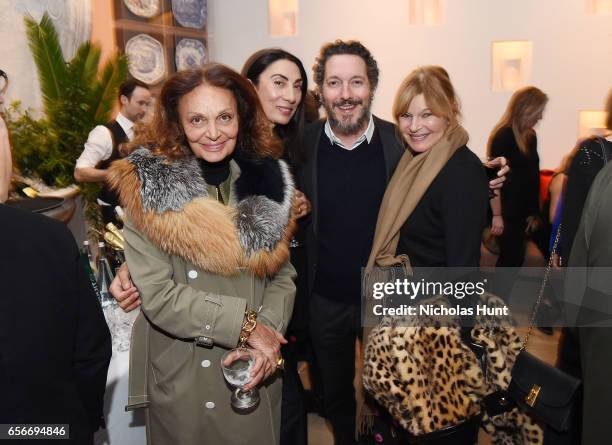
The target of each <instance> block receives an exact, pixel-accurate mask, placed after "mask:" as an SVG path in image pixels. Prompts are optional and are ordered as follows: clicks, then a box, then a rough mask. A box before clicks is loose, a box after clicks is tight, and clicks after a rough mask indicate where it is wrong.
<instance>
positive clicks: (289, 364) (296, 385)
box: [280, 340, 308, 445]
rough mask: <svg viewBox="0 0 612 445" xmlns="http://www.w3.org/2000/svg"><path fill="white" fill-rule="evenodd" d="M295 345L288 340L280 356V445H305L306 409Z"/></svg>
mask: <svg viewBox="0 0 612 445" xmlns="http://www.w3.org/2000/svg"><path fill="white" fill-rule="evenodd" d="M296 349H297V347H296V343H295V342H292V341H291V340H289V343H287V344H286V345H283V346H282V348H281V354H282V356H283V358H284V359H285V370H284V371H283V398H282V402H281V433H280V445H306V443H307V434H308V433H307V429H308V426H307V425H308V424H307V421H306V409H305V407H304V388H302V382H301V381H300V376H299V375H298V370H297V365H298V357H297V351H296Z"/></svg>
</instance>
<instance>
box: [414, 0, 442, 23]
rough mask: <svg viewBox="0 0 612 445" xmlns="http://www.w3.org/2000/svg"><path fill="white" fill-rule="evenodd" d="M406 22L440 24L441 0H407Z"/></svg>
mask: <svg viewBox="0 0 612 445" xmlns="http://www.w3.org/2000/svg"><path fill="white" fill-rule="evenodd" d="M408 2H409V3H408V8H409V9H408V23H409V24H411V25H440V24H441V23H442V16H443V7H444V5H443V4H442V3H443V0H408Z"/></svg>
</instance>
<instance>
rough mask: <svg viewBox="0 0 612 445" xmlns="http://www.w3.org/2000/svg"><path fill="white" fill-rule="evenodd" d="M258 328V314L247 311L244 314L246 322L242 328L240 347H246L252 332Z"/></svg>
mask: <svg viewBox="0 0 612 445" xmlns="http://www.w3.org/2000/svg"><path fill="white" fill-rule="evenodd" d="M256 327H257V312H255V311H246V312H245V313H244V321H243V322H242V328H241V329H240V338H239V340H238V347H239V348H244V347H246V343H247V341H248V340H249V336H250V335H251V332H253V331H254V330H255V328H256Z"/></svg>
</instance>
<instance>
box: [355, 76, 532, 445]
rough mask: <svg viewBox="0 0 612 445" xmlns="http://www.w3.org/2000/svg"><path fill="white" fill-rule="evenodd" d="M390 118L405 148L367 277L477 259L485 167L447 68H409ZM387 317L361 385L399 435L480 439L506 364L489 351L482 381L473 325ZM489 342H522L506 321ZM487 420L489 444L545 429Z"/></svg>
mask: <svg viewBox="0 0 612 445" xmlns="http://www.w3.org/2000/svg"><path fill="white" fill-rule="evenodd" d="M393 117H394V118H395V121H396V122H397V127H398V130H399V136H400V137H401V139H402V141H403V142H404V145H405V147H406V149H407V150H406V152H405V153H404V155H403V156H402V158H401V160H400V161H399V164H398V166H397V168H396V170H395V173H394V174H393V177H392V178H391V181H390V182H389V185H388V186H387V189H386V191H385V195H384V198H383V201H382V204H381V207H380V212H379V214H378V219H377V222H376V232H375V235H374V241H373V245H372V251H371V253H370V257H369V260H368V265H367V268H366V280H368V279H369V278H368V277H371V276H377V271H374V270H373V269H374V268H375V267H383V268H385V267H390V266H399V265H402V266H403V268H405V269H406V271H407V272H410V273H414V274H419V273H422V271H418V270H415V269H414V268H415V267H425V268H434V267H435V268H437V272H440V271H442V270H443V269H438V268H439V267H454V268H458V267H465V268H473V269H475V268H477V267H478V266H479V263H480V237H481V234H482V230H483V229H484V227H485V224H486V216H487V207H488V205H489V195H488V188H487V175H486V173H485V170H484V168H483V166H482V164H481V162H480V160H479V159H478V156H476V155H475V154H474V153H473V152H472V151H471V150H470V149H469V148H468V147H467V145H466V144H467V142H468V134H467V132H466V130H465V129H464V128H463V127H462V126H461V124H460V121H459V119H460V111H459V100H458V97H457V95H456V94H455V90H454V88H453V85H452V83H451V80H450V78H449V75H448V73H447V72H446V70H444V68H442V67H439V66H425V67H421V68H417V69H415V70H414V71H412V72H411V73H410V74H409V75H408V77H407V78H406V79H405V80H404V81H403V82H402V84H401V85H400V87H399V90H398V93H397V94H396V97H395V101H394V105H393ZM428 270H431V269H428ZM466 272H467V271H466ZM381 273H383V274H384V271H381ZM370 274H371V275H370ZM493 301H494V299H491V300H490V302H493ZM453 304H454V303H453ZM386 322H389V323H390V324H388V325H381V326H379V327H378V328H375V329H374V330H373V331H372V332H371V333H370V335H369V336H368V341H367V342H366V346H365V352H364V357H365V360H364V369H363V384H364V387H365V388H366V389H367V390H368V391H369V393H370V395H372V396H373V397H374V398H375V399H376V400H377V401H378V402H379V403H380V404H382V405H383V406H384V407H385V408H386V409H387V410H388V411H389V413H390V414H391V416H392V418H393V420H394V421H395V423H396V426H397V427H398V428H396V433H397V435H398V437H399V441H400V442H401V443H402V444H412V443H419V444H434V443H435V444H441V443H449V444H450V443H452V444H453V445H473V444H474V443H476V442H477V436H478V430H479V428H480V425H481V416H480V414H479V411H480V406H479V402H478V399H479V397H482V396H484V395H485V394H487V393H490V392H493V391H494V390H498V389H501V387H502V383H503V379H504V376H505V378H508V373H509V371H508V368H507V367H506V366H505V365H504V366H496V365H495V364H494V361H493V360H488V359H487V363H486V367H487V375H489V376H490V380H487V381H485V380H484V378H483V374H482V372H481V368H480V364H479V362H478V360H477V358H476V355H475V354H474V353H473V350H472V349H471V346H470V344H471V341H472V340H475V341H479V343H484V342H485V340H484V339H483V338H477V336H476V334H475V332H474V331H472V332H470V330H461V329H459V328H458V327H457V326H455V327H446V326H443V327H433V326H431V324H428V323H430V322H431V320H426V319H420V318H419V317H418V316H416V317H414V318H411V319H410V320H409V322H408V323H407V324H404V325H401V324H400V325H398V326H397V330H395V328H394V327H390V326H394V324H393V323H394V321H390V320H383V324H384V323H386ZM470 336H471V338H470ZM463 337H465V338H466V339H465V340H464V338H463ZM468 338H469V342H468V341H467V339H468ZM486 343H487V346H488V351H489V353H492V352H494V351H497V350H499V348H498V347H497V346H496V345H499V344H504V345H506V347H508V345H511V347H512V348H515V349H516V350H518V348H519V347H520V342H519V338H518V336H516V334H515V333H514V332H513V331H511V330H503V329H500V330H497V331H496V333H495V335H491V336H490V337H489V338H487V339H486ZM424 357H425V359H423V358H424ZM451 358H452V359H451ZM441 370H443V371H442V372H441ZM434 376H435V377H434ZM491 382H493V384H492V385H491V386H490V387H489V386H488V385H490V384H491ZM517 415H519V416H520V414H517ZM514 420H517V418H515V419H514ZM484 425H485V428H486V429H487V431H488V432H489V433H491V434H492V435H493V437H494V440H493V443H502V441H503V443H532V442H522V441H520V440H521V438H526V437H527V436H528V433H527V429H529V430H530V431H531V432H532V434H533V436H534V437H536V435H537V437H541V431H539V430H537V427H535V426H534V425H533V424H532V423H530V422H529V420H528V419H526V418H524V417H520V420H517V421H516V424H512V425H510V424H507V425H504V426H503V428H499V429H497V428H496V427H495V426H493V425H492V424H491V423H490V422H489V423H485V424H484Z"/></svg>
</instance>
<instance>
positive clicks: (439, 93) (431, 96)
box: [392, 65, 461, 132]
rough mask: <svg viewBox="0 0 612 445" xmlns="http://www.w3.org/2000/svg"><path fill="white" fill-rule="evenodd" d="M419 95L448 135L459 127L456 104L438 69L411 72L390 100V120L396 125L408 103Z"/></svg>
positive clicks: (447, 80) (446, 77) (446, 78)
mask: <svg viewBox="0 0 612 445" xmlns="http://www.w3.org/2000/svg"><path fill="white" fill-rule="evenodd" d="M419 94H422V95H423V97H424V98H425V103H427V106H428V107H429V109H430V110H431V112H432V113H433V114H434V115H435V116H438V117H440V118H444V119H446V121H447V122H448V128H447V131H448V132H452V131H453V130H454V129H455V128H457V127H458V126H459V117H460V116H461V112H460V110H459V100H458V98H457V95H456V94H455V89H454V88H453V84H452V83H451V81H450V76H449V75H448V72H447V71H446V70H445V69H444V68H442V67H441V66H436V65H429V66H422V67H419V68H416V69H414V70H413V71H412V72H411V73H410V74H408V77H406V78H405V79H404V80H403V81H402V83H401V84H400V87H399V89H398V90H397V93H396V94H395V99H394V100H393V110H392V113H393V118H394V119H395V122H396V123H398V122H399V118H400V116H401V115H402V114H404V113H405V112H406V111H407V110H408V107H409V106H410V103H411V102H412V100H413V99H414V98H415V97H416V96H418V95H419Z"/></svg>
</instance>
